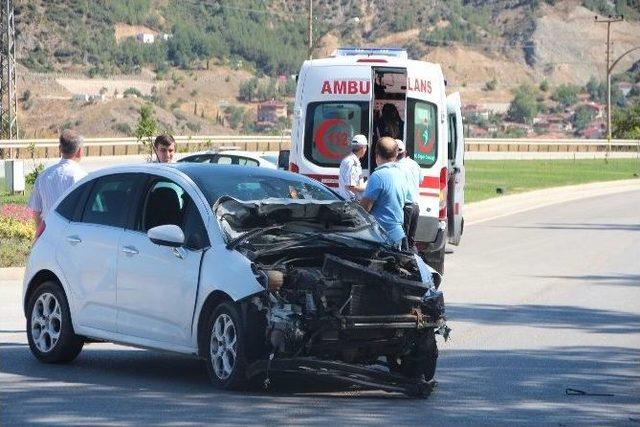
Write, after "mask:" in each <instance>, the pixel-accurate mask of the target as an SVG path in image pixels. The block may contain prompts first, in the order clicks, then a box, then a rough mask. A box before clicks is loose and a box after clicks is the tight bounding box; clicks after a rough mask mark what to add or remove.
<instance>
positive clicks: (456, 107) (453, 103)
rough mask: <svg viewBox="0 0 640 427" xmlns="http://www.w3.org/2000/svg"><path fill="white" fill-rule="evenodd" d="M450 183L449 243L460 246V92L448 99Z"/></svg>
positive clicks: (462, 202)
mask: <svg viewBox="0 0 640 427" xmlns="http://www.w3.org/2000/svg"><path fill="white" fill-rule="evenodd" d="M447 112H448V127H449V132H448V133H449V141H448V153H449V154H448V157H449V165H448V166H449V182H448V189H449V190H448V194H447V216H448V230H449V232H448V234H449V243H451V244H452V245H458V244H460V239H461V237H462V231H463V229H464V217H463V212H462V211H463V207H464V184H465V168H464V133H463V128H462V112H461V100H460V94H459V93H458V92H455V93H452V94H451V95H449V96H448V97H447Z"/></svg>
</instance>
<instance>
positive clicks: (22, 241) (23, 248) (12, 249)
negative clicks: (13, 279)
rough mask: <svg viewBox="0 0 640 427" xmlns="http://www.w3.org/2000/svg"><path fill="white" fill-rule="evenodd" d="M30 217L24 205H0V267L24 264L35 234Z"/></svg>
mask: <svg viewBox="0 0 640 427" xmlns="http://www.w3.org/2000/svg"><path fill="white" fill-rule="evenodd" d="M32 218H33V217H32V215H31V211H29V209H28V208H27V207H26V206H25V205H20V204H14V203H7V204H3V205H1V206H0V267H21V266H23V265H25V263H26V261H27V257H28V256H29V251H30V249H31V244H32V243H33V238H34V236H35V225H34V223H33V219H32Z"/></svg>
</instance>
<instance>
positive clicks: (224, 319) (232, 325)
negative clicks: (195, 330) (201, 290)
mask: <svg viewBox="0 0 640 427" xmlns="http://www.w3.org/2000/svg"><path fill="white" fill-rule="evenodd" d="M207 325H208V328H207V331H208V332H207V341H206V344H207V347H206V353H207V372H208V373H209V378H210V379H211V382H212V383H213V385H215V386H216V387H220V388H224V389H232V390H237V389H241V388H244V387H245V386H246V384H247V381H246V378H245V368H246V357H245V345H244V344H245V340H244V330H243V328H242V322H241V321H240V315H239V313H238V310H237V309H236V307H235V305H234V304H232V303H223V304H220V305H219V306H217V307H216V308H215V309H214V310H213V312H212V313H211V316H209V321H208V322H207Z"/></svg>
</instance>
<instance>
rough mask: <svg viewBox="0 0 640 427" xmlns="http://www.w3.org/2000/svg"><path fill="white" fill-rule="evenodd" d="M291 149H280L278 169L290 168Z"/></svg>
mask: <svg viewBox="0 0 640 427" xmlns="http://www.w3.org/2000/svg"><path fill="white" fill-rule="evenodd" d="M290 153H291V150H280V152H279V153H278V169H283V170H289V154H290Z"/></svg>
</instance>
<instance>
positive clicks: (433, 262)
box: [422, 245, 445, 274]
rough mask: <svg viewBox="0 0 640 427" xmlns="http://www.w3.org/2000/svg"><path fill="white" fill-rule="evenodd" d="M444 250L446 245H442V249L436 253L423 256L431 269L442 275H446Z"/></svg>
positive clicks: (427, 253)
mask: <svg viewBox="0 0 640 427" xmlns="http://www.w3.org/2000/svg"><path fill="white" fill-rule="evenodd" d="M444 250H445V245H442V249H440V250H439V251H436V252H426V253H423V254H422V258H423V259H424V262H426V263H427V264H429V266H430V267H431V268H433V269H434V270H435V271H437V272H438V273H440V274H444Z"/></svg>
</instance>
